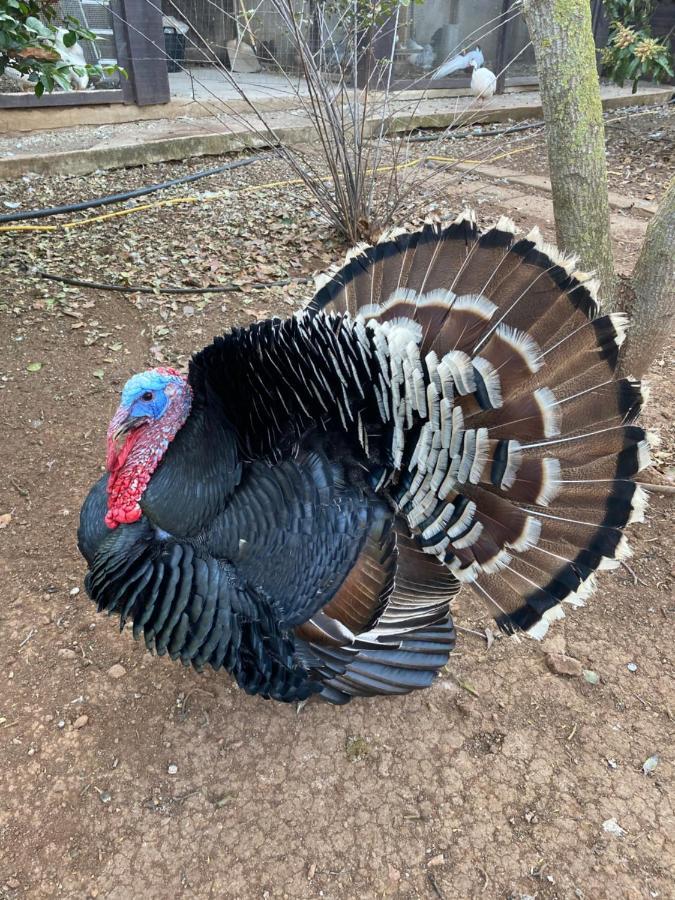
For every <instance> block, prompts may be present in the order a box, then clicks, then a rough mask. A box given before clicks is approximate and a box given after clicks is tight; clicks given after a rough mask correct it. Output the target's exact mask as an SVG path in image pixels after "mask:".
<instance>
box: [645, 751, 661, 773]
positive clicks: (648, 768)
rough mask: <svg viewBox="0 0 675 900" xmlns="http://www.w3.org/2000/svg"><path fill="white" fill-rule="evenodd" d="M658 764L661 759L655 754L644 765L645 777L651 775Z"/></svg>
mask: <svg viewBox="0 0 675 900" xmlns="http://www.w3.org/2000/svg"><path fill="white" fill-rule="evenodd" d="M658 764H659V758H658V756H657V755H656V754H654V756H650V757H649V759H646V760H645V761H644V762H643V763H642V771H643V772H644V773H645V775H651V773H652V772H653V771H654V769H655V768H656V767H657V766H658Z"/></svg>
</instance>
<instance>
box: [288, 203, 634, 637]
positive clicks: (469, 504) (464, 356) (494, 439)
mask: <svg viewBox="0 0 675 900" xmlns="http://www.w3.org/2000/svg"><path fill="white" fill-rule="evenodd" d="M317 287H318V289H317V293H316V296H315V297H314V300H313V301H312V303H311V304H310V306H309V307H308V310H307V312H306V313H305V315H307V316H309V317H319V316H321V315H330V314H336V313H337V314H342V315H344V314H348V315H349V316H350V319H351V320H353V321H356V322H358V323H360V324H361V326H362V327H365V328H366V330H367V331H368V334H369V335H370V336H371V340H372V341H373V343H378V342H379V343H380V344H382V345H384V347H383V348H382V347H380V350H379V361H380V364H381V367H382V368H385V373H384V375H385V379H384V380H385V381H386V382H388V383H389V384H390V386H391V387H390V391H389V396H388V397H387V398H386V401H387V402H386V404H385V405H386V406H387V408H388V409H390V410H391V413H390V424H391V446H390V453H389V458H388V462H389V465H390V467H391V468H390V471H389V473H388V475H387V476H386V477H384V478H381V479H380V481H379V484H378V486H379V487H381V488H383V489H384V490H386V492H387V493H388V495H389V496H390V498H391V501H392V502H393V503H394V504H395V506H396V509H397V510H398V512H399V515H401V516H402V517H403V518H404V519H405V520H406V522H407V524H408V526H409V529H410V533H411V535H413V537H414V539H415V540H416V541H417V543H418V545H419V547H420V548H421V549H422V550H424V551H425V552H427V553H429V554H431V555H433V556H435V557H437V558H438V559H440V560H442V561H443V562H444V563H445V565H446V566H447V567H448V568H449V569H450V570H451V571H452V573H453V574H454V576H455V577H456V578H458V579H459V580H460V581H465V582H468V583H470V584H471V585H472V586H473V588H474V589H475V591H476V593H477V594H478V595H479V596H481V597H482V599H484V600H485V601H486V602H487V603H488V605H489V607H490V609H491V610H492V611H493V613H494V614H495V616H496V618H497V619H498V621H499V623H500V625H501V626H502V627H504V628H506V629H512V628H524V629H528V630H529V631H530V632H531V633H532V634H534V635H535V636H537V637H541V636H542V635H543V634H544V633H545V631H546V629H547V627H548V623H549V622H550V621H553V620H554V619H556V618H560V617H562V616H563V615H564V612H563V609H564V605H563V604H567V605H572V606H578V605H581V604H582V603H583V602H584V601H585V600H586V598H587V596H588V595H589V594H590V593H591V591H592V589H593V587H594V584H595V580H594V576H593V573H594V571H595V570H596V569H598V568H606V567H608V566H611V565H612V564H614V563H616V564H618V561H619V560H620V559H621V558H623V556H624V555H625V554H626V553H628V552H629V551H628V550H627V543H626V541H625V538H624V537H623V535H622V529H623V528H624V527H625V526H626V525H628V524H630V523H631V522H633V521H638V520H640V519H641V518H642V517H643V515H644V509H645V506H646V495H645V493H644V491H642V489H641V488H639V487H638V486H636V485H635V484H634V482H633V481H632V480H631V479H632V477H633V476H634V475H635V474H636V473H637V472H638V471H639V470H640V469H641V468H643V467H644V466H645V465H647V464H648V461H649V440H648V438H647V435H646V434H645V432H644V430H643V429H642V428H640V427H639V426H637V425H635V424H633V423H634V420H635V418H636V417H637V415H638V413H639V411H640V408H641V406H642V403H643V399H644V397H643V391H642V388H641V386H640V384H639V383H638V382H637V381H635V380H634V379H630V378H621V379H617V378H615V370H616V366H617V360H618V355H619V351H620V348H621V345H622V343H623V340H624V338H625V334H626V328H627V321H626V318H625V316H623V315H622V314H609V315H601V314H600V305H599V303H598V300H597V287H598V285H597V282H596V281H595V280H594V279H593V278H592V277H591V276H590V275H588V274H587V273H583V272H580V271H579V270H578V269H577V268H576V260H575V259H573V258H569V257H565V256H564V255H562V254H561V253H559V252H558V251H557V250H556V249H555V248H554V247H552V246H551V245H549V244H546V243H545V242H544V241H543V239H542V236H541V234H540V233H539V231H538V229H534V230H533V231H532V232H530V233H529V234H528V235H527V236H526V237H525V238H521V239H517V237H516V235H515V227H514V226H513V224H512V223H511V222H510V221H509V220H507V219H505V218H502V219H500V221H499V222H498V223H497V225H496V226H495V227H494V228H492V229H490V230H488V231H486V232H484V233H482V234H481V233H480V232H479V231H478V229H477V227H476V224H475V220H474V217H473V215H472V214H470V213H469V214H463V215H462V216H460V217H459V218H458V219H456V220H455V221H454V222H451V223H450V224H448V225H442V224H439V223H437V222H428V223H426V224H425V225H424V226H423V227H422V228H421V229H420V230H419V231H417V232H414V233H408V232H401V231H397V232H393V233H389V234H385V235H384V236H383V238H382V239H381V240H380V241H379V243H378V244H376V245H375V246H373V247H364V246H361V247H358V248H355V249H354V250H353V251H351V253H350V254H349V255H348V257H347V259H346V260H345V263H344V265H343V266H341V267H335V268H334V269H333V270H331V271H330V272H329V273H328V274H327V275H326V276H325V277H323V278H322V279H321V280H320V281H319V282H318V285H317ZM383 387H384V381H383ZM382 418H384V417H382Z"/></svg>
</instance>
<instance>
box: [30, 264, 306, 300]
mask: <svg viewBox="0 0 675 900" xmlns="http://www.w3.org/2000/svg"><path fill="white" fill-rule="evenodd" d="M32 274H33V275H37V277H38V278H46V279H47V280H48V281H58V282H60V283H61V284H71V285H73V286H74V287H85V288H94V289H96V290H99V291H119V292H120V293H122V294H229V293H234V292H240V291H244V290H247V289H249V288H250V289H252V290H261V289H263V288H270V287H283V286H285V285H287V284H308V283H309V282H311V281H312V280H313V279H312V278H310V277H309V276H302V275H301V276H298V277H296V278H278V279H277V280H276V281H263V282H253V283H252V284H247V285H246V286H245V287H240V286H239V285H237V284H212V285H208V286H207V287H176V286H173V285H167V286H166V287H153V286H151V285H148V284H111V283H109V282H104V281H85V280H84V279H82V278H67V277H66V276H65V275H52V274H50V273H49V272H43V271H42V270H41V269H33V270H32Z"/></svg>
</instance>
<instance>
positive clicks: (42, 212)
mask: <svg viewBox="0 0 675 900" xmlns="http://www.w3.org/2000/svg"><path fill="white" fill-rule="evenodd" d="M268 156H270V154H269V153H257V154H256V155H255V156H247V157H246V158H245V159H236V160H234V161H233V162H229V163H225V164H224V165H222V166H216V168H215V169H203V170H202V171H201V172H194V173H193V174H192V175H183V176H182V178H172V179H171V181H163V182H162V183H161V184H151V185H149V186H148V187H142V188H136V190H134V191H125V192H124V193H122V194H109V195H108V196H107V197H98V198H97V199H95V200H84V201H83V202H82V203H70V204H69V205H68V206H51V207H49V208H48V209H30V210H26V211H25V212H20V213H10V214H8V215H4V216H0V223H3V224H4V223H7V222H21V221H22V220H24V219H44V218H46V217H47V216H58V215H60V214H61V213H70V212H81V211H82V210H84V209H94V208H95V207H97V206H108V205H109V204H111V203H121V202H122V201H124V200H130V199H131V198H132V197H143V196H144V195H145V194H152V193H153V192H154V191H164V190H166V189H167V188H170V187H174V186H175V185H177V184H188V183H189V182H191V181H198V180H199V179H200V178H208V177H209V175H218V174H220V172H227V171H229V170H230V169H238V168H239V167H240V166H250V165H251V163H255V162H258V161H259V160H261V159H265V158H266V157H268Z"/></svg>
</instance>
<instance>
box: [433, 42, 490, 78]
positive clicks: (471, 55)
mask: <svg viewBox="0 0 675 900" xmlns="http://www.w3.org/2000/svg"><path fill="white" fill-rule="evenodd" d="M472 62H475V63H476V64H477V65H478V67H479V68H480V66H482V65H483V63H484V62H485V58H484V57H483V51H482V50H481V49H480V46H478V45H477V46H476V47H475V48H474V49H473V50H469V51H468V52H467V51H464V52H463V53H458V54H457V55H456V56H453V57H452V59H448V60H446V61H445V62H444V63H443V65H442V66H439V67H438V68H437V69H436V71H435V72H434V74H433V75H432V76H431V80H432V81H437V80H438V79H439V78H445V77H446V75H453V74H454V73H455V72H461V71H462V69H468V68H469V67H470V66H471V63H472Z"/></svg>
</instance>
